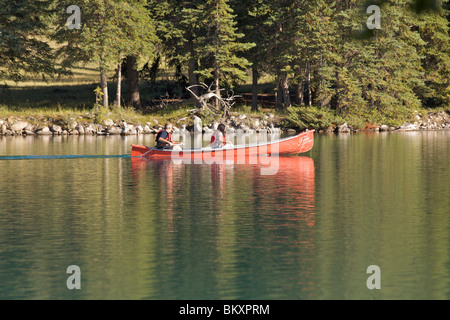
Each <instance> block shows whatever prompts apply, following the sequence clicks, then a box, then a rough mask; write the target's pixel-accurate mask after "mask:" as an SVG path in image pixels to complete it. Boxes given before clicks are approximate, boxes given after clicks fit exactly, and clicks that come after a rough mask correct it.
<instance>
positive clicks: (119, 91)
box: [116, 56, 122, 108]
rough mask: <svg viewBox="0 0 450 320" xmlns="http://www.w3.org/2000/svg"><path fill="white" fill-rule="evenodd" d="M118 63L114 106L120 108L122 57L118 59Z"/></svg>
mask: <svg viewBox="0 0 450 320" xmlns="http://www.w3.org/2000/svg"><path fill="white" fill-rule="evenodd" d="M119 58H120V62H119V64H118V66H117V93H116V105H117V108H120V106H121V105H120V100H121V99H122V56H120V57H119Z"/></svg>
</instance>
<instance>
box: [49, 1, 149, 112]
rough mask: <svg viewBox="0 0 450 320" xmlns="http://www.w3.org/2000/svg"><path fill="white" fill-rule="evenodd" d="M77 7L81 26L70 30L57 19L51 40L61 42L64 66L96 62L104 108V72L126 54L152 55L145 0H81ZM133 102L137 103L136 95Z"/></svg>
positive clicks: (106, 103)
mask: <svg viewBox="0 0 450 320" xmlns="http://www.w3.org/2000/svg"><path fill="white" fill-rule="evenodd" d="M62 2H64V1H62ZM68 3H69V2H67V3H65V4H68ZM79 6H80V8H81V12H82V27H81V29H79V30H76V29H71V30H69V29H67V28H66V27H65V25H64V24H63V23H62V22H63V21H64V20H63V19H62V18H59V19H58V21H57V23H58V24H57V25H58V29H57V31H56V33H55V35H54V39H56V40H57V41H58V42H59V43H60V44H61V48H60V50H59V56H60V57H61V58H62V60H63V66H64V67H66V68H69V67H71V66H73V65H74V64H76V63H79V62H88V61H93V62H96V63H97V64H98V66H99V71H100V80H101V88H102V92H103V105H104V106H105V107H107V106H108V105H109V97H108V78H107V72H108V71H110V70H111V69H112V68H113V66H114V67H117V66H118V64H119V63H120V62H121V61H122V59H123V57H125V56H127V57H128V59H129V60H133V59H130V58H129V57H137V56H139V55H141V54H142V53H144V54H146V55H152V54H153V50H154V48H153V46H154V42H155V41H156V37H155V35H154V27H153V24H152V20H151V19H150V17H149V15H148V11H147V9H146V1H142V0H129V1H119V0H80V1H79ZM60 7H61V6H60ZM63 17H64V15H63ZM131 62H135V61H131ZM131 62H130V63H129V65H131V66H132V67H134V66H135V63H131ZM128 76H130V75H128ZM134 78H135V77H132V79H134ZM129 83H130V82H129ZM129 90H130V88H129ZM137 100H138V99H137ZM132 104H133V105H135V106H136V105H137V104H138V101H136V98H135V99H134V101H133V100H132Z"/></svg>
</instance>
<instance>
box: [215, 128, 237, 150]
mask: <svg viewBox="0 0 450 320" xmlns="http://www.w3.org/2000/svg"><path fill="white" fill-rule="evenodd" d="M227 144H228V145H231V144H232V143H231V142H230V141H227V140H226V138H225V125H224V124H222V123H221V124H219V126H218V127H217V130H216V132H214V134H213V135H212V136H211V144H210V147H211V148H213V149H214V148H223V147H224V146H226V145H227Z"/></svg>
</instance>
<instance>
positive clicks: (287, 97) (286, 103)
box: [282, 72, 292, 108]
mask: <svg viewBox="0 0 450 320" xmlns="http://www.w3.org/2000/svg"><path fill="white" fill-rule="evenodd" d="M282 86H283V107H284V108H286V107H290V106H291V105H292V104H291V93H290V92H289V79H288V74H287V72H283V82H282Z"/></svg>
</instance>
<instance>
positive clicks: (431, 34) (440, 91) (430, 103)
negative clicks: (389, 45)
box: [415, 1, 450, 107]
mask: <svg viewBox="0 0 450 320" xmlns="http://www.w3.org/2000/svg"><path fill="white" fill-rule="evenodd" d="M444 4H447V5H448V4H449V2H448V1H444ZM447 15H448V11H447V10H445V7H442V6H438V7H437V8H435V10H426V11H424V12H422V13H421V14H419V15H417V16H416V19H415V21H416V27H415V28H416V29H417V31H418V32H419V34H420V37H421V39H422V40H423V41H424V42H425V43H424V45H423V46H421V47H420V48H419V54H420V55H421V57H422V59H421V63H422V67H423V69H424V72H425V74H424V80H425V83H426V88H425V90H422V91H420V92H419V93H418V94H419V96H420V98H421V100H422V101H423V104H424V105H425V106H426V107H437V106H445V105H447V104H448V103H450V101H449V100H448V97H447V94H446V90H447V87H449V86H450V46H449V43H450V35H449V20H448V19H447Z"/></svg>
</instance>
